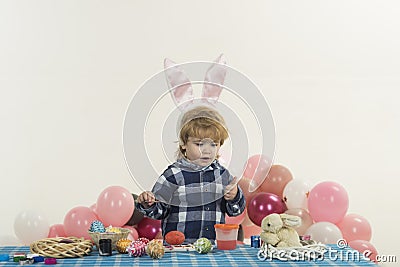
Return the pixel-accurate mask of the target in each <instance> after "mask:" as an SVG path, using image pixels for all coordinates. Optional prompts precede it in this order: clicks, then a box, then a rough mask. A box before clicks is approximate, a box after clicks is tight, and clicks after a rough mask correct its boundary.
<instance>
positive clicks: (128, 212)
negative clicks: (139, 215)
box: [96, 186, 135, 227]
mask: <svg viewBox="0 0 400 267" xmlns="http://www.w3.org/2000/svg"><path fill="white" fill-rule="evenodd" d="M96 204H97V215H98V217H99V219H100V221H101V222H102V223H103V224H104V225H105V226H106V227H107V226H109V225H112V226H115V227H120V226H123V225H125V223H126V222H128V221H129V219H130V218H131V216H132V214H133V211H134V209H135V203H134V200H133V197H132V195H131V193H130V192H129V191H128V190H127V189H125V188H123V187H121V186H110V187H107V188H106V189H104V190H103V191H102V192H101V193H100V195H99V197H98V198H97V202H96Z"/></svg>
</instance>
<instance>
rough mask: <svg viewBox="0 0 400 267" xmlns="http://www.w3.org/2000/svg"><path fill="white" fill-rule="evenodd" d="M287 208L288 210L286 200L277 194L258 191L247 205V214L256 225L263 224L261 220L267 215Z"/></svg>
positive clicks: (281, 211)
mask: <svg viewBox="0 0 400 267" xmlns="http://www.w3.org/2000/svg"><path fill="white" fill-rule="evenodd" d="M285 210H287V208H286V204H285V202H283V200H282V199H281V198H280V197H278V196H277V195H275V194H271V193H258V194H257V195H255V196H254V197H253V198H252V199H251V201H250V203H249V205H248V207H247V214H248V215H249V218H250V220H251V221H252V222H253V223H254V224H255V225H257V226H261V221H262V220H263V219H264V217H265V216H267V215H269V214H272V213H278V214H280V213H283V212H285Z"/></svg>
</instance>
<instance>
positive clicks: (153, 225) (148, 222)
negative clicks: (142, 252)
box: [137, 217, 161, 240]
mask: <svg viewBox="0 0 400 267" xmlns="http://www.w3.org/2000/svg"><path fill="white" fill-rule="evenodd" d="M137 230H138V232H139V236H140V237H146V238H147V239H149V240H152V239H154V238H155V237H156V236H157V234H158V232H160V231H161V221H160V220H154V219H150V218H147V217H145V218H143V220H141V221H140V223H139V224H138V226H137Z"/></svg>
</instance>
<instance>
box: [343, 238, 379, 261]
mask: <svg viewBox="0 0 400 267" xmlns="http://www.w3.org/2000/svg"><path fill="white" fill-rule="evenodd" d="M349 246H350V247H352V248H354V249H355V250H357V251H358V252H360V253H361V254H362V255H363V256H364V257H366V258H369V259H370V260H371V261H374V262H376V256H377V255H378V251H377V250H376V248H375V247H374V246H373V245H372V244H371V243H370V242H368V241H365V240H353V241H351V242H349Z"/></svg>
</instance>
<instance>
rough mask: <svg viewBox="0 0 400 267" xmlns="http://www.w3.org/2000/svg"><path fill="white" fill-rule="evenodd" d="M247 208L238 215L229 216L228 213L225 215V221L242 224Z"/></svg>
mask: <svg viewBox="0 0 400 267" xmlns="http://www.w3.org/2000/svg"><path fill="white" fill-rule="evenodd" d="M246 214H247V211H246V209H245V210H244V211H243V212H242V213H241V214H239V215H238V216H236V217H229V216H228V214H226V215H225V223H227V224H241V223H242V222H243V221H244V219H245V218H246Z"/></svg>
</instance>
